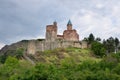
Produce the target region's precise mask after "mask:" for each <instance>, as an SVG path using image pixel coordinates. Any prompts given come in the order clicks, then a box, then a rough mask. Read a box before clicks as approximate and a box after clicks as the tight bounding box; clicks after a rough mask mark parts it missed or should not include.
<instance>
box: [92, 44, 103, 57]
mask: <svg viewBox="0 0 120 80" xmlns="http://www.w3.org/2000/svg"><path fill="white" fill-rule="evenodd" d="M91 49H92V50H93V52H94V54H95V55H98V56H100V57H102V56H103V55H105V48H104V46H103V45H102V44H101V43H100V42H93V43H92V45H91Z"/></svg>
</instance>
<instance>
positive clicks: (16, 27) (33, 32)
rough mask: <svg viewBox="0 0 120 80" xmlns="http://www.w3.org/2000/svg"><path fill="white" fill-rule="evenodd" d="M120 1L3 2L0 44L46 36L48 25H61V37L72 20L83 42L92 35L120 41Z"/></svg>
mask: <svg viewBox="0 0 120 80" xmlns="http://www.w3.org/2000/svg"><path fill="white" fill-rule="evenodd" d="M119 14H120V1H119V0H111V1H109V0H71V1H70V0H63V1H61V0H51V1H49V0H0V42H1V43H4V44H11V43H13V42H16V41H19V40H22V39H31V38H32V39H35V38H40V37H42V38H43V37H44V36H45V29H46V25H47V24H52V22H53V21H55V20H56V21H57V22H58V29H59V30H58V32H59V34H62V32H63V30H64V29H66V24H67V21H68V20H69V19H71V21H72V23H73V28H75V29H77V30H78V32H79V34H80V39H83V38H84V37H87V36H88V35H89V34H90V33H94V34H95V36H98V37H101V38H108V37H110V36H114V37H118V38H120V36H119V35H120V30H119V26H120V23H119V22H120V15H119Z"/></svg>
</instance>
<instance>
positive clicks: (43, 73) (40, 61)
mask: <svg viewBox="0 0 120 80" xmlns="http://www.w3.org/2000/svg"><path fill="white" fill-rule="evenodd" d="M17 52H18V53H16V55H17V56H16V55H15V56H13V55H12V56H8V57H6V59H5V63H0V80H120V72H119V70H120V53H116V54H111V55H108V56H104V57H103V58H100V57H98V56H96V55H94V54H93V52H92V51H91V50H90V49H79V48H72V47H70V48H65V49H64V48H58V49H54V50H46V51H44V52H42V51H41V52H37V53H36V54H35V55H23V56H21V55H20V56H18V54H19V53H20V54H21V50H20V51H17ZM14 54H15V53H14ZM25 56H26V57H25ZM1 58H2V57H1ZM2 59H4V58H2ZM33 63H34V64H33Z"/></svg>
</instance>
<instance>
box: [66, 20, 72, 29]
mask: <svg viewBox="0 0 120 80" xmlns="http://www.w3.org/2000/svg"><path fill="white" fill-rule="evenodd" d="M67 30H72V23H71V21H70V20H69V21H68V24H67Z"/></svg>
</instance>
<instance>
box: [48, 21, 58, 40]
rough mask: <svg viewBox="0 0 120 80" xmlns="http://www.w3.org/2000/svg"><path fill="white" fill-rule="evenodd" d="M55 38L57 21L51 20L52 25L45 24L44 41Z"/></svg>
mask: <svg viewBox="0 0 120 80" xmlns="http://www.w3.org/2000/svg"><path fill="white" fill-rule="evenodd" d="M56 38H57V22H56V21H55V22H53V25H47V27H46V41H55V40H56Z"/></svg>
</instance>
